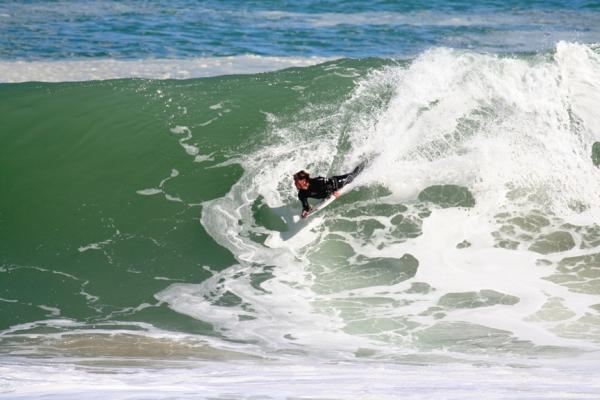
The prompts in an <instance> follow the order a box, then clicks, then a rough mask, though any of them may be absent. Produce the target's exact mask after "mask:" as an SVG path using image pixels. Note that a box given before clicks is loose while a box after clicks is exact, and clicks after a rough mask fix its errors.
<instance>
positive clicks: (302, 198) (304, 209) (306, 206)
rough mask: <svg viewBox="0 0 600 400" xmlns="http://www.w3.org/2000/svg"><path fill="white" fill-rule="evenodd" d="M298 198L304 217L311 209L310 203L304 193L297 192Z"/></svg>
mask: <svg viewBox="0 0 600 400" xmlns="http://www.w3.org/2000/svg"><path fill="white" fill-rule="evenodd" d="M298 198H299V199H300V202H301V203H302V218H305V217H306V216H307V215H308V213H309V212H310V209H311V206H310V204H308V196H306V195H304V193H298Z"/></svg>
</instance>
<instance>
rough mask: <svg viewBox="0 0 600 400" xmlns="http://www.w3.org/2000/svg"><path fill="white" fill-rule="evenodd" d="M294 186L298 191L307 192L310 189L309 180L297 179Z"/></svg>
mask: <svg viewBox="0 0 600 400" xmlns="http://www.w3.org/2000/svg"><path fill="white" fill-rule="evenodd" d="M294 185H296V189H298V190H306V189H308V179H297V180H295V181H294Z"/></svg>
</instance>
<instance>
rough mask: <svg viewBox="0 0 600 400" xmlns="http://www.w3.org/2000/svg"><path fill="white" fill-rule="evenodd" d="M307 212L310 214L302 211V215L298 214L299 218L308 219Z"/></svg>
mask: <svg viewBox="0 0 600 400" xmlns="http://www.w3.org/2000/svg"><path fill="white" fill-rule="evenodd" d="M309 212H310V211H306V210H302V214H300V216H301V217H302V218H306V217H308V213H309Z"/></svg>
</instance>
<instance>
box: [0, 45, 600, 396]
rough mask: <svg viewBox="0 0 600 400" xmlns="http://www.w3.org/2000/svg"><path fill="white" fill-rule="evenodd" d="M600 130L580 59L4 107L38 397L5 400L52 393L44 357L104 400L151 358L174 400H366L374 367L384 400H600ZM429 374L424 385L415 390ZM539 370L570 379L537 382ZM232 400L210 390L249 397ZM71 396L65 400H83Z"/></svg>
mask: <svg viewBox="0 0 600 400" xmlns="http://www.w3.org/2000/svg"><path fill="white" fill-rule="evenodd" d="M599 107H600V55H599V53H598V48H596V47H593V46H586V45H582V44H574V43H567V42H560V43H559V44H558V45H557V47H556V50H555V51H554V52H553V53H550V54H537V55H530V56H510V57H508V56H494V55H483V54H479V53H474V52H469V51H461V50H451V49H447V48H438V49H432V50H430V51H427V52H425V53H423V54H421V55H420V56H419V57H417V58H415V59H413V60H411V61H407V62H402V63H398V62H391V61H388V60H382V59H367V60H338V61H333V62H328V63H325V64H320V65H317V66H312V67H304V68H294V69H289V70H284V71H279V72H272V73H265V74H258V75H247V76H230V77H215V78H207V79H196V80H187V81H147V80H130V79H129V80H115V81H105V82H85V83H60V84H42V83H23V84H6V85H2V86H0V113H1V114H2V115H3V116H4V117H3V119H2V122H0V124H1V126H0V129H1V131H2V132H3V134H2V136H1V138H0V140H1V141H2V144H1V146H0V160H1V161H0V162H1V168H0V170H1V171H2V174H0V179H1V185H2V187H3V193H4V194H3V196H1V197H0V220H1V221H2V223H1V224H0V255H1V258H0V276H2V279H0V306H1V307H0V316H1V318H0V324H1V326H0V328H1V329H2V332H1V333H0V343H1V346H0V349H1V351H2V353H3V355H2V357H3V358H4V359H5V360H10V369H7V370H6V371H5V372H7V373H8V371H10V374H12V375H11V376H12V377H13V378H14V379H13V380H11V379H7V380H2V381H0V382H1V383H2V385H1V386H0V387H4V388H6V393H9V392H10V391H17V393H18V391H21V393H25V392H24V391H26V390H35V389H31V388H30V389H26V387H25V385H24V383H23V382H26V381H27V382H30V381H29V380H28V379H32V378H31V374H33V375H34V376H41V375H35V374H36V373H37V374H43V373H44V372H43V370H44V366H43V364H42V365H41V366H40V365H38V364H37V363H38V361H35V360H36V357H40V356H45V357H52V358H55V359H56V360H57V361H56V362H65V363H75V365H76V366H75V367H73V369H72V370H70V371H71V372H72V373H73V374H75V375H76V376H78V377H79V378H80V380H79V381H78V382H88V383H89V382H91V381H94V382H96V383H95V385H96V386H94V387H95V388H97V391H96V389H94V391H92V394H94V393H96V394H97V395H98V397H100V394H102V393H103V394H105V392H103V391H104V390H109V389H107V388H110V387H111V385H115V386H114V387H117V388H118V387H120V386H118V385H119V384H122V383H123V382H125V383H126V384H128V385H129V386H128V387H129V388H130V389H131V390H134V391H135V390H137V389H135V388H136V387H138V386H137V385H140V382H141V381H140V379H142V378H140V375H136V377H128V376H127V374H121V375H118V378H115V380H113V381H110V382H104V381H103V380H102V379H99V380H97V381H96V380H95V378H94V379H92V378H90V377H89V375H88V374H90V371H88V370H86V369H85V368H83V369H80V368H78V367H77V365H84V366H85V365H87V366H90V365H91V366H92V367H90V368H99V369H102V368H103V366H105V365H109V366H111V367H110V368H117V367H116V366H117V365H127V366H128V368H130V369H129V370H128V371H131V370H136V368H140V367H139V364H136V363H135V362H133V361H132V360H138V361H137V362H140V361H139V360H145V361H143V362H142V364H143V365H145V366H150V369H146V370H144V371H146V372H145V373H146V374H147V375H144V376H145V377H148V376H150V377H156V375H153V374H154V373H153V372H152V371H153V370H152V368H155V367H157V364H160V365H161V368H169V369H168V370H167V369H165V370H164V371H165V372H164V374H163V379H164V380H163V381H162V382H164V384H165V386H164V387H163V389H160V388H157V390H164V388H165V387H171V386H169V385H176V384H177V382H178V380H177V378H175V376H177V372H176V371H177V369H178V368H181V367H182V365H187V364H185V362H187V360H189V359H191V360H193V361H194V362H195V363H196V364H195V365H194V366H193V367H192V369H190V372H189V373H190V376H192V377H196V378H198V377H200V376H206V374H207V371H223V370H228V371H229V373H231V374H233V375H232V376H241V377H245V378H247V379H246V381H247V382H252V381H253V380H255V379H257V378H256V377H257V376H262V377H265V376H269V377H272V378H273V379H274V380H277V379H291V380H292V381H295V379H297V375H294V374H295V373H299V374H304V375H303V376H304V377H305V378H306V381H304V383H305V384H306V383H307V382H308V383H310V385H308V386H306V385H304V386H301V388H302V390H303V392H302V393H303V394H304V395H307V396H309V397H310V396H317V395H320V394H322V393H325V392H327V393H331V396H332V397H347V396H349V395H350V394H349V392H347V391H346V390H350V389H349V388H350V387H354V386H352V385H353V384H354V382H356V380H357V379H360V378H361V377H364V374H365V368H366V369H367V370H368V371H370V372H367V375H369V374H371V375H374V376H373V379H380V380H377V381H376V382H377V383H376V384H375V386H372V387H370V388H367V389H365V387H362V388H363V389H364V390H366V392H365V393H369V394H371V395H373V396H377V397H380V398H386V396H387V397H390V398H391V397H393V396H394V394H397V393H398V392H397V391H394V390H393V385H391V382H389V381H386V380H385V379H387V378H384V377H380V378H376V375H378V374H377V373H375V372H374V371H378V370H379V369H380V370H381V371H385V372H386V373H388V375H386V376H388V377H389V379H396V378H397V379H400V378H399V377H400V376H405V377H406V376H411V377H412V378H414V379H415V382H416V383H415V384H414V385H415V386H412V387H413V388H415V391H417V392H418V390H419V387H420V388H421V392H419V393H421V394H422V393H425V392H424V391H423V388H424V387H425V386H427V387H430V385H428V384H427V382H430V381H428V380H427V379H429V378H431V379H433V377H437V378H440V375H442V376H443V377H442V378H440V379H441V381H442V384H445V385H447V389H446V392H445V393H446V396H447V398H475V397H473V396H474V395H475V393H474V392H469V391H468V390H467V391H465V388H464V387H462V386H460V385H459V384H458V383H457V380H458V379H459V378H458V377H462V378H461V379H463V382H464V379H466V380H469V379H471V380H473V381H477V382H479V385H480V386H479V387H481V388H484V390H486V389H489V393H490V398H506V397H511V396H512V397H514V395H515V393H516V392H510V390H512V389H509V388H508V387H509V385H506V381H504V380H503V379H502V378H498V376H500V375H502V374H508V376H514V377H516V376H520V378H519V379H520V380H517V381H518V382H519V383H518V384H517V386H516V389H515V390H517V391H519V390H520V389H519V388H522V387H525V388H526V389H527V390H529V393H530V394H531V395H532V397H531V398H534V397H535V396H542V394H540V393H544V392H547V391H548V390H552V388H549V386H547V385H546V384H545V383H544V379H545V378H547V377H548V376H555V377H556V380H555V381H554V382H555V383H556V385H559V382H560V385H562V386H560V390H562V393H565V394H566V395H567V396H568V395H572V396H574V397H577V396H579V397H582V398H585V396H588V395H590V393H591V392H590V391H592V392H593V391H595V390H597V389H598V388H597V387H595V388H594V387H592V386H589V385H587V386H586V385H583V384H582V382H592V381H596V382H597V380H594V379H592V380H589V379H591V378H592V377H593V373H594V372H593V371H597V368H595V367H593V366H594V365H596V367H597V364H595V363H597V361H594V359H595V357H596V355H597V351H598V349H599V347H598V344H599V343H600V314H599V313H600V301H599V300H598V294H599V293H600V281H599V280H598V276H599V271H600V265H599V260H600V250H599V246H600V226H599V221H600V208H598V206H597V199H598V196H599V195H600V172H598V169H597V168H596V167H594V165H593V163H592V159H591V153H592V144H593V143H594V142H595V141H598V140H600V137H599V135H600V116H599V115H598V113H597V110H598V109H599ZM364 159H369V160H370V164H369V166H368V168H367V169H366V170H365V171H364V173H363V174H361V175H360V177H359V178H358V179H357V181H356V186H357V187H356V189H355V190H353V191H352V192H350V193H349V194H347V195H345V196H343V197H342V198H341V199H340V200H339V201H337V202H335V203H334V204H333V205H332V206H330V207H329V208H327V209H326V210H325V211H324V212H323V213H322V214H321V216H318V217H315V219H314V220H313V221H311V222H310V223H309V224H308V226H307V227H306V228H305V229H303V230H301V231H300V232H296V231H294V229H293V228H290V226H291V224H290V223H289V220H290V218H291V216H292V215H294V214H296V213H298V211H299V202H298V201H297V199H296V197H295V196H296V194H295V191H294V188H293V186H292V183H291V180H290V177H291V175H292V174H293V173H294V172H296V171H297V170H299V169H303V168H306V169H308V170H309V171H310V172H311V173H312V174H313V175H333V174H336V173H343V172H346V171H348V170H350V169H351V168H352V167H353V166H354V165H356V164H357V163H358V162H360V161H361V160H364ZM286 221H287V222H286ZM31 356H34V357H31ZM32 360H33V361H32ZM58 360H61V361H58ZM156 360H161V361H160V363H159V362H158V361H156ZM596 360H597V359H596ZM78 363H79V364H78ZM120 363H121V364H120ZM155 363H156V364H155ZM198 363H201V364H198ZM424 364H425V365H429V366H430V367H429V369H425V370H423V375H419V374H418V375H419V376H416V375H415V374H414V370H412V369H411V368H408V367H407V368H404V367H403V366H405V365H424ZM5 365H7V364H5ZM68 365H71V364H68ZM199 365H201V366H199ZM224 365H225V366H227V365H229V366H230V369H227V367H224ZM234 365H245V366H249V369H250V370H248V369H244V370H243V371H241V370H240V369H236V368H237V367H236V368H234V367H233V366H234ZM282 365H283V366H285V367H283V369H281V368H280V367H281V366H282ZM291 365H297V366H298V367H297V369H293V368H291V367H290V366H291ZM324 365H325V366H326V367H324ZM336 365H337V367H336ZM447 365H458V367H456V369H448V368H447V367H446V366H447ZM481 365H486V366H488V367H490V368H492V369H491V370H489V371H492V372H490V373H489V374H488V375H485V376H486V377H487V378H482V377H480V376H479V374H480V370H478V366H481ZM540 365H541V366H545V367H548V368H558V369H551V370H552V371H554V372H548V373H547V374H542V373H541V372H540V373H538V372H536V371H539V370H529V372H527V373H526V374H527V377H526V378H524V377H523V375H519V374H521V373H522V372H519V371H523V370H522V369H520V368H518V367H519V366H527V367H535V366H540ZM574 365H579V366H583V365H591V366H592V367H591V368H588V369H569V368H576V367H573V366H574ZM7 368H8V367H7ZM369 368H375V370H370V369H369ZM378 368H379V369H378ZM561 368H563V369H564V371H565V372H564V374H563V373H560V372H556V371H561ZM577 368H578V367H577ZM290 369H291V370H290ZM234 370H235V371H234ZM567 370H568V372H567ZM36 371H37V372H36ZM138 371H139V370H138ZM310 371H312V372H310ZM314 371H322V373H323V374H325V375H326V376H329V377H330V378H325V375H320V374H319V373H316V374H315V372H314ZM409 371H413V374H412V375H410V374H409ZM92 372H93V371H92ZM336 374H339V375H338V376H339V377H338V378H336V379H334V378H332V377H333V376H334V375H336ZM406 374H409V375H406ZM494 374H498V375H494ZM548 374H550V375H548ZM384 375H385V374H384ZM294 376H296V378H294ZM369 376H370V375H369ZM493 376H495V377H496V378H497V379H496V378H492V377H493ZM92 377H93V374H92ZM465 377H466V378H465ZM559 377H560V378H559ZM196 378H193V380H194V379H196ZM437 378H436V379H437ZM488 378H489V379H488ZM48 379H51V380H56V382H65V380H67V377H66V376H63V375H61V373H59V372H58V370H56V371H54V372H53V375H52V377H50V378H48ZM144 379H145V378H144ZM198 379H200V378H198ZM232 379H233V378H232ZM485 379H487V380H485ZM561 379H562V380H561ZM152 380H153V379H150V381H152ZM117 381H118V382H121V383H115V382H117ZM300 381H301V380H300ZM69 382H70V381H69ZM194 382H196V380H194ZM227 382H229V383H228V384H227V385H225V382H224V381H219V380H218V379H216V378H215V380H213V381H206V382H204V384H205V385H206V386H205V388H206V392H203V393H205V394H206V395H207V396H209V395H215V396H216V394H215V393H214V392H212V391H210V390H215V391H217V392H218V389H217V388H218V387H219V385H221V386H220V387H221V388H228V389H227V391H221V392H220V393H221V394H223V393H225V392H227V393H230V394H231V393H235V390H234V389H232V387H235V386H236V384H237V385H239V386H237V387H238V389H239V388H240V387H243V386H244V385H243V384H242V383H239V381H235V380H233V381H227ZM236 382H237V383H236ZM438 382H439V381H438ZM513 382H516V381H513ZM65 385H66V386H65V387H63V389H61V390H62V391H61V393H62V395H63V396H64V397H63V398H68V395H72V396H76V394H77V393H79V392H77V391H76V388H77V383H76V382H71V383H70V384H68V385H67V384H65ZM223 385H224V386H223ZM228 385H229V386H228ZM231 385H233V386H231ZM390 385H391V386H390ZM184 386H185V388H189V387H188V386H187V385H185V384H184ZM248 387H252V390H251V391H246V392H243V393H246V394H245V395H247V396H250V395H253V394H254V395H256V396H265V395H268V394H269V393H271V394H273V391H275V392H276V393H277V395H275V397H278V396H284V395H282V393H288V394H287V395H288V396H293V395H298V393H299V392H293V391H289V392H286V390H287V389H284V388H279V389H277V388H274V387H273V388H271V390H272V391H271V392H270V391H269V388H268V387H266V386H265V387H259V386H251V385H249V386H248ZM557 387H558V386H556V387H555V389H556V388H557ZM74 388H75V389H74ZM385 388H388V389H385ZM209 389H210V390H209ZM430 389H431V388H430ZM72 390H75V392H74V393H75V394H72V392H71V391H72ZM150 390H151V389H148V391H147V392H146V396H147V398H155V397H153V396H157V393H158V392H151V391H150ZM178 390H179V389H178ZM181 390H183V389H181ZM223 390H225V389H223ZM357 390H358V389H357ZM406 390H407V391H406V392H403V393H404V394H411V393H412V392H410V390H408V389H406ZM99 393H100V394H99ZM135 393H139V392H135ZM240 393H242V392H240ZM415 393H416V392H415ZM427 393H430V394H432V393H431V392H427ZM436 393H437V394H439V392H436ZM518 393H522V392H518ZM122 394H123V396H125V395H130V394H131V393H129V392H126V391H123V392H122ZM413 394H414V393H413ZM432 395H433V394H432ZM477 395H478V396H479V395H480V394H477ZM469 396H471V397H469ZM494 396H496V397H494ZM503 396H504V397H503ZM181 397H182V398H186V394H185V393H184V392H183V391H182V392H181ZM278 398H279V397H278ZM535 398H539V397H535Z"/></svg>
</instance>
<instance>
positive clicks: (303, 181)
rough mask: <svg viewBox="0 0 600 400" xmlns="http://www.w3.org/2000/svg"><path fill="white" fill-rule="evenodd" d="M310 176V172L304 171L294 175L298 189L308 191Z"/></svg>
mask: <svg viewBox="0 0 600 400" xmlns="http://www.w3.org/2000/svg"><path fill="white" fill-rule="evenodd" d="M309 178H310V175H309V174H308V172H306V171H304V170H302V171H298V172H296V173H295V174H294V185H296V189H299V190H306V189H308V179H309Z"/></svg>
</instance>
